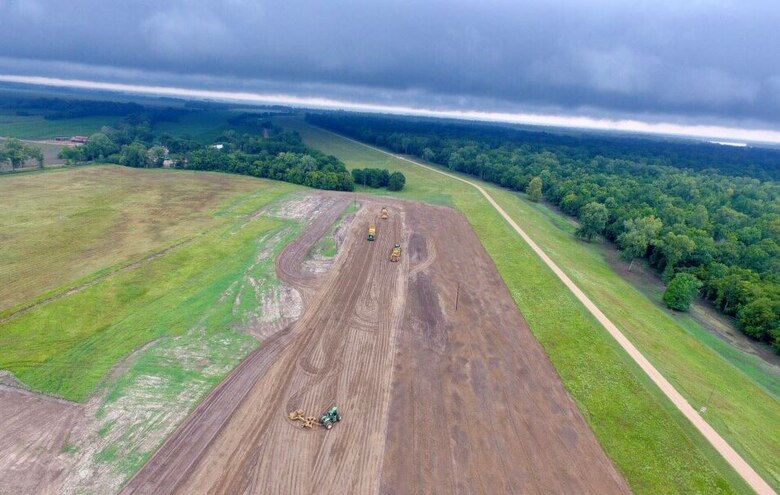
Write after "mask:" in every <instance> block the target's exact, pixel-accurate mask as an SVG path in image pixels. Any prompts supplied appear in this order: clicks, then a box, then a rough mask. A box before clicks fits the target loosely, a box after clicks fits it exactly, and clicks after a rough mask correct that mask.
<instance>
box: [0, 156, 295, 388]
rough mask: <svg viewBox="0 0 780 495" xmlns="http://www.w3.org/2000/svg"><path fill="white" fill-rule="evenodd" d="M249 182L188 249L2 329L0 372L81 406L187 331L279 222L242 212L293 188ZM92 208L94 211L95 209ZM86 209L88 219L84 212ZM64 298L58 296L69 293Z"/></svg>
mask: <svg viewBox="0 0 780 495" xmlns="http://www.w3.org/2000/svg"><path fill="white" fill-rule="evenodd" d="M93 171H96V172H98V173H99V172H105V173H106V174H107V180H109V181H110V180H111V178H112V177H113V175H112V172H111V169H110V168H94V169H93ZM136 173H138V174H140V175H144V174H147V173H151V174H155V173H162V174H163V175H164V174H168V175H170V176H179V177H181V178H182V179H184V180H186V178H187V176H193V175H195V174H180V173H178V172H175V171H136ZM45 175H48V174H37V175H35V176H31V177H29V179H31V180H35V179H37V178H39V177H44V176H45ZM204 177H207V178H208V177H211V178H212V180H216V181H219V180H222V179H223V178H224V177H227V178H228V179H230V178H232V177H231V176H221V175H220V174H205V176H204ZM237 179H244V178H240V177H239V178H237ZM248 180H249V182H250V183H251V184H252V185H253V186H254V191H253V192H250V193H236V192H235V191H234V193H233V195H232V196H228V197H227V199H230V201H231V202H230V204H229V205H226V206H227V209H224V208H223V209H222V210H220V211H219V212H218V214H216V215H212V213H211V212H201V214H202V215H204V216H209V217H211V218H212V219H213V218H217V219H218V221H217V222H216V224H215V223H214V222H212V223H211V225H213V226H211V227H210V228H209V230H207V231H206V232H205V233H203V234H199V235H196V236H195V237H194V238H193V239H192V240H191V241H190V242H189V243H186V244H183V245H181V246H180V247H178V248H176V249H173V250H171V251H169V252H167V253H165V254H164V255H163V256H160V257H157V258H154V259H151V260H148V261H147V262H144V263H140V264H138V265H137V266H135V267H133V269H130V270H125V271H119V272H116V273H114V274H111V275H110V276H108V277H106V278H105V279H103V280H100V281H99V282H97V283H96V284H94V285H91V286H89V287H87V288H85V289H84V290H82V291H80V292H76V293H73V294H69V295H66V296H65V297H62V298H60V299H57V300H54V301H52V302H49V303H46V304H42V305H40V306H38V307H35V308H34V309H33V310H31V311H29V312H26V313H23V314H19V315H18V316H16V317H11V318H10V319H9V320H7V321H6V322H5V323H3V324H1V325H0V369H7V370H10V371H12V372H13V373H14V374H15V375H16V376H17V377H18V378H19V379H20V380H22V381H23V382H24V383H25V384H27V385H29V386H30V387H32V388H34V389H36V390H41V391H44V392H47V393H51V394H55V395H59V396H62V397H64V398H67V399H71V400H76V401H81V400H84V399H85V398H87V397H88V396H89V394H90V393H91V392H92V391H93V390H94V389H95V387H96V385H97V384H98V383H99V382H100V381H101V380H102V379H103V378H104V377H105V376H106V374H107V373H108V372H109V371H110V369H111V368H112V367H113V366H115V365H116V364H117V363H118V362H119V361H120V360H121V359H122V358H124V357H125V356H126V355H128V354H129V353H130V352H132V351H133V350H135V349H136V348H138V347H140V346H142V345H144V344H145V343H147V342H150V341H152V340H155V339H158V338H160V337H163V336H171V335H180V334H182V333H184V332H185V331H187V330H188V329H190V328H192V327H193V326H195V325H196V324H197V323H198V322H199V320H200V319H201V318H203V317H204V315H207V314H209V311H210V310H211V309H212V308H213V307H214V305H215V304H217V301H218V299H219V297H220V295H221V294H223V293H224V292H225V291H226V290H227V288H228V287H229V286H230V284H232V283H233V282H235V281H236V280H237V279H238V278H239V277H240V275H241V274H242V273H244V271H245V270H246V269H247V266H249V265H250V264H251V263H252V262H254V258H255V255H256V253H257V251H258V246H257V242H258V239H261V238H262V239H265V238H267V236H268V234H269V233H270V232H271V231H273V230H274V229H279V228H281V227H282V226H284V225H286V224H287V222H281V221H279V220H275V219H270V218H264V217H258V218H255V219H253V220H252V221H247V218H246V216H247V213H250V212H254V211H257V210H258V209H260V208H262V207H264V206H266V205H267V204H269V203H270V202H271V201H273V200H275V199H278V198H279V197H280V196H282V195H284V194H287V193H289V192H291V191H294V190H297V189H299V188H297V187H296V186H292V185H289V184H283V183H276V182H270V181H264V180H258V179H248ZM163 182H165V180H164V179H163ZM149 185H151V184H149ZM238 190H239V191H240V190H241V188H240V187H239V188H238ZM96 208H97V209H100V208H101V207H100V205H99V204H98V205H97V206H96ZM85 211H86V212H87V213H89V208H88V207H86V206H85ZM199 225H201V226H204V225H208V224H199ZM62 290H63V291H66V290H67V286H66V287H64V288H62Z"/></svg>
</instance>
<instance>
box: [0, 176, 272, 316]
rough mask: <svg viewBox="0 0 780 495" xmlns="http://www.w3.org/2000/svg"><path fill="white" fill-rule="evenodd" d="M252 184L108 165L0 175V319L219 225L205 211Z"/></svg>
mask: <svg viewBox="0 0 780 495" xmlns="http://www.w3.org/2000/svg"><path fill="white" fill-rule="evenodd" d="M262 184H268V183H262ZM279 187H280V188H281V189H284V187H285V186H279ZM257 188H258V181H257V180H255V179H252V178H249V177H240V176H229V175H225V174H198V173H191V172H182V171H179V172H171V171H167V170H147V171H141V172H139V171H138V170H135V169H131V168H127V167H118V166H108V165H107V166H99V167H80V168H76V169H67V170H65V169H63V170H57V171H50V172H46V173H36V174H34V175H27V174H23V175H16V176H6V177H0V197H2V198H4V199H5V200H6V201H5V205H4V208H5V214H4V215H0V251H2V252H3V256H2V257H1V258H0V279H2V280H3V283H2V284H0V317H2V316H3V314H4V312H5V313H6V314H7V313H8V310H9V308H13V307H14V306H18V305H20V304H22V303H24V302H27V301H30V300H31V299H34V298H36V297H37V296H40V295H41V294H44V293H47V292H49V291H52V290H54V289H56V288H58V287H60V286H62V285H64V284H69V285H74V284H75V283H76V281H78V280H80V279H83V278H89V276H90V275H94V274H100V273H102V272H104V271H105V270H111V269H112V268H113V269H116V268H119V267H121V266H124V265H126V264H127V263H130V262H132V261H134V260H137V259H139V258H142V257H143V256H147V255H149V254H150V253H154V252H158V251H161V250H163V249H165V248H166V247H169V246H171V245H173V244H175V243H176V242H180V241H181V240H183V239H187V238H191V237H192V236H194V235H197V234H199V233H200V232H204V231H206V230H209V229H211V228H213V227H215V226H217V225H219V224H220V223H222V222H223V221H224V220H223V219H222V218H221V217H220V216H215V215H211V214H209V212H210V211H212V210H214V209H216V208H218V207H219V205H221V204H223V203H224V202H226V201H228V200H230V199H231V198H233V197H234V196H236V195H242V194H248V193H250V192H253V191H256V190H257ZM281 189H280V190H281Z"/></svg>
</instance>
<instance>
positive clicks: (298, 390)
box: [178, 205, 404, 493]
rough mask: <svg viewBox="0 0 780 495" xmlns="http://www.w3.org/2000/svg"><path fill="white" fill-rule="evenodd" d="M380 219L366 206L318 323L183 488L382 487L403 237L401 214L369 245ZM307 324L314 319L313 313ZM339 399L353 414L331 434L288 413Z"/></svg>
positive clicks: (324, 294) (323, 295) (324, 296)
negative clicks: (395, 256) (367, 311)
mask: <svg viewBox="0 0 780 495" xmlns="http://www.w3.org/2000/svg"><path fill="white" fill-rule="evenodd" d="M367 208H377V209H378V207H377V206H375V205H372V206H370V207H367ZM373 216H374V213H373V212H369V211H368V210H365V209H364V210H363V212H361V213H360V214H359V215H358V218H357V219H356V221H355V222H354V223H353V225H354V228H353V232H352V235H351V236H350V243H349V246H348V248H347V252H346V253H345V256H348V260H347V262H346V263H345V264H344V265H342V266H340V267H338V269H337V272H336V273H335V274H334V276H333V277H332V278H331V281H330V283H329V284H327V285H326V286H325V287H323V288H322V289H321V291H320V298H319V301H320V304H319V305H316V306H312V308H311V313H309V312H307V315H308V314H311V315H312V318H311V321H312V322H316V326H311V327H309V328H307V329H306V331H305V332H306V333H304V334H302V335H301V337H300V338H299V339H296V341H295V342H293V343H291V345H290V347H289V349H287V350H286V351H285V353H284V355H283V356H280V361H279V363H278V365H277V366H275V367H274V368H275V369H274V370H270V371H269V374H268V375H267V377H266V378H265V379H264V380H263V381H262V383H258V387H257V389H256V390H255V391H254V392H253V398H252V400H251V401H250V400H248V401H247V402H246V403H245V404H244V405H242V408H241V410H239V411H237V414H236V416H237V417H239V419H237V420H236V424H235V428H234V430H235V432H234V433H232V434H231V435H225V436H224V437H223V438H221V439H220V440H223V441H222V442H221V443H220V442H219V440H218V441H217V442H216V443H215V445H214V450H215V452H214V453H213V455H211V456H210V457H208V458H206V457H204V459H203V460H202V461H201V463H200V465H199V467H201V466H202V470H201V471H200V472H196V473H195V475H194V477H193V479H192V480H188V481H187V482H186V483H184V484H182V485H181V486H180V487H179V490H178V491H179V492H181V493H187V492H192V491H214V492H219V493H244V492H248V493H257V492H266V493H267V492H272V493H312V492H314V491H317V488H316V487H328V486H334V487H335V486H345V484H346V485H349V486H351V487H352V488H351V489H350V490H351V491H355V492H361V493H365V492H369V493H370V492H376V489H377V486H376V485H377V476H376V473H378V469H379V466H380V463H381V452H382V450H383V436H384V435H383V424H384V421H383V418H384V414H385V413H386V410H387V404H388V396H387V390H388V388H389V386H388V385H389V383H388V380H389V377H390V376H391V368H392V357H393V353H392V347H393V341H394V339H393V335H394V333H393V329H394V328H397V327H398V325H399V324H400V318H401V309H402V306H403V300H402V298H400V297H396V294H398V295H400V294H402V292H403V291H402V290H399V289H400V288H401V287H400V286H401V285H403V284H404V277H403V276H402V275H403V273H404V272H403V270H404V269H403V264H393V263H390V262H389V260H388V259H387V258H388V256H389V252H390V248H391V246H392V244H393V243H394V242H398V241H399V240H400V232H401V222H402V219H401V218H400V215H396V216H395V219H394V220H392V221H390V222H387V223H382V224H379V226H378V227H379V228H378V239H377V241H375V242H374V243H369V242H368V241H366V240H365V230H366V228H367V226H368V222H370V221H372V218H373ZM391 232H392V234H391ZM378 288H379V289H378ZM377 297H382V298H385V300H386V303H385V304H374V305H373V306H372V307H373V308H374V309H373V311H371V312H372V313H373V316H374V317H373V318H372V319H371V321H372V322H373V323H372V324H370V325H368V326H367V325H366V324H365V322H364V321H363V320H362V319H358V318H355V314H356V312H355V310H354V308H355V307H356V306H360V305H361V301H366V300H368V301H373V300H374V299H376V298H377ZM393 312H395V314H393ZM300 324H303V325H310V323H309V321H308V318H307V321H305V322H304V321H302V322H300ZM302 363H311V365H308V366H307V365H304V367H303V368H302V367H301V364H302ZM255 394H256V395H255ZM333 402H335V403H337V404H339V406H340V408H341V409H342V411H343V413H342V414H343V415H344V417H345V421H344V422H342V423H341V424H340V425H338V427H337V428H334V429H333V430H332V431H330V432H328V433H327V434H325V432H324V431H322V430H320V431H301V430H300V429H298V428H296V427H294V426H292V425H291V424H290V423H289V422H288V421H286V420H285V419H284V417H285V415H286V413H287V410H288V407H289V408H290V409H295V408H299V407H300V408H303V409H304V410H306V411H307V412H308V413H310V414H318V413H319V412H320V409H325V408H326V407H328V406H330V405H331V403H333ZM251 411H262V412H260V413H259V415H260V416H261V417H260V418H257V417H255V418H252V417H251V416H252V415H251ZM346 418H351V420H350V421H349V422H347V420H346ZM360 418H365V420H361V419H360ZM226 431H227V430H226ZM236 437H238V438H236ZM350 446H356V448H354V449H353V448H351V447H350ZM371 452H373V454H372V453H371ZM372 473H373V475H372Z"/></svg>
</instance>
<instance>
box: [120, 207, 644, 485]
mask: <svg viewBox="0 0 780 495" xmlns="http://www.w3.org/2000/svg"><path fill="white" fill-rule="evenodd" d="M350 198H351V197H350ZM361 201H363V209H362V210H361V211H360V212H358V214H357V216H356V218H355V220H354V221H353V222H352V226H351V230H350V235H349V236H348V238H347V240H346V243H345V245H344V249H343V251H342V253H341V254H340V255H339V256H338V258H337V260H336V263H335V265H334V268H333V269H332V271H331V272H330V273H329V274H328V275H326V276H325V278H324V279H317V278H314V277H312V276H311V275H309V274H306V273H302V272H300V269H299V268H297V267H299V266H300V263H301V262H302V261H303V258H304V257H305V255H306V253H307V252H308V247H306V246H304V245H303V243H304V241H305V236H304V238H302V239H303V240H299V241H300V242H299V241H296V242H294V243H293V244H291V245H290V246H289V247H288V248H287V249H286V250H285V251H284V252H283V254H282V256H281V257H280V259H279V261H278V273H279V275H280V277H282V278H283V279H284V280H285V281H286V282H288V283H292V284H294V285H296V287H297V288H298V289H299V290H301V292H302V295H303V298H304V301H305V302H306V308H307V309H306V312H305V313H304V315H303V316H302V317H301V319H300V320H298V322H296V323H295V324H294V325H292V326H291V327H290V329H289V330H288V331H286V332H282V333H278V334H276V335H275V336H274V337H273V338H272V339H270V341H268V342H267V343H266V345H264V346H263V347H262V348H261V349H259V350H258V351H257V352H255V353H253V354H252V355H250V357H249V358H247V359H246V360H245V361H244V362H243V363H242V364H241V365H240V366H239V367H238V368H237V369H236V370H235V372H234V373H232V374H231V375H230V377H228V379H226V380H225V382H223V383H222V384H221V385H220V386H219V387H217V389H216V390H215V391H214V392H213V393H212V394H211V395H210V396H209V397H208V398H207V399H206V400H205V401H204V402H203V403H202V404H201V405H200V406H199V407H198V408H197V409H196V410H195V411H194V412H193V414H192V415H190V417H189V418H188V419H187V420H186V421H185V423H184V424H183V425H182V426H181V427H180V428H179V429H178V430H177V431H176V432H175V433H174V434H173V435H172V436H171V438H170V439H169V440H168V441H167V442H166V444H165V445H164V446H163V447H162V448H161V450H160V451H159V452H158V453H157V454H156V455H155V456H154V457H153V458H152V459H151V460H150V462H149V463H148V464H147V465H146V466H145V467H144V469H142V470H141V472H140V473H139V474H138V475H137V476H136V477H135V478H134V479H133V480H131V482H130V483H129V484H128V485H127V486H126V487H125V490H124V493H172V492H177V493H286V494H287V493H600V494H606V493H627V492H628V491H629V489H628V487H627V485H626V483H625V481H624V480H623V478H622V477H621V476H620V474H619V473H618V472H617V471H616V469H615V468H614V466H613V465H612V463H611V462H610V461H609V459H608V458H607V457H606V455H605V454H604V452H603V450H602V449H601V447H600V446H599V444H598V443H597V441H596V439H595V437H594V436H593V433H592V432H591V431H590V430H589V428H588V426H587V424H586V423H585V421H584V419H583V417H582V416H581V414H580V413H579V411H578V410H577V408H576V406H575V404H574V402H573V401H572V399H571V397H570V396H569V395H568V393H567V392H566V391H565V389H564V387H563V385H562V384H561V382H560V379H559V377H558V376H557V374H556V373H555V370H554V369H553V367H552V365H551V363H550V361H549V359H548V358H547V356H546V355H545V354H544V352H543V351H542V349H541V347H540V345H539V343H538V342H537V341H536V340H535V339H534V337H533V336H532V334H531V333H530V331H529V329H528V326H527V324H526V323H525V321H524V320H523V318H522V316H521V315H520V313H519V311H518V309H517V307H516V305H515V303H514V301H513V300H512V298H511V296H510V294H509V292H508V290H507V288H506V286H505V284H504V283H503V281H502V280H501V278H500V276H499V275H498V273H497V271H496V268H495V266H494V265H493V263H492V261H491V260H490V258H489V257H488V255H487V253H486V252H485V251H484V249H483V247H482V245H481V244H480V242H479V240H478V238H477V237H476V235H475V234H474V232H473V231H472V230H471V228H470V227H469V225H468V223H467V222H466V220H465V218H463V217H462V215H460V214H459V213H457V212H455V211H454V210H451V209H447V208H439V207H431V206H425V205H421V204H415V203H400V202H389V205H388V206H390V219H388V220H375V219H376V213H377V212H378V211H379V208H380V207H381V206H382V205H385V204H387V203H385V202H383V203H382V204H380V203H378V202H376V200H371V199H369V198H364V199H362V200H361ZM373 221H376V222H377V223H378V238H377V241H375V242H368V241H366V240H365V234H366V229H367V226H368V224H369V223H370V222H373ZM328 225H329V224H328ZM324 228H327V225H326V226H324ZM311 235H315V234H314V233H312V234H311ZM395 242H400V243H401V244H402V246H403V247H404V250H405V251H404V255H403V256H402V259H401V261H400V262H399V263H391V262H390V261H389V260H388V257H389V254H390V250H391V247H392V245H393V244H394V243H395ZM309 247H310V244H309ZM456 300H457V310H456ZM333 404H338V406H339V407H340V409H341V412H342V415H343V418H344V419H343V421H342V422H341V423H339V424H338V425H336V426H335V427H334V429H333V430H330V431H325V430H324V429H321V428H320V429H315V430H312V431H308V430H303V429H301V428H300V427H299V426H296V424H294V423H292V422H290V421H288V420H287V418H286V415H287V412H288V411H290V410H293V409H299V408H300V409H304V410H305V411H306V412H307V413H308V414H311V415H318V414H319V413H320V412H322V410H324V409H326V408H327V407H329V406H331V405H333Z"/></svg>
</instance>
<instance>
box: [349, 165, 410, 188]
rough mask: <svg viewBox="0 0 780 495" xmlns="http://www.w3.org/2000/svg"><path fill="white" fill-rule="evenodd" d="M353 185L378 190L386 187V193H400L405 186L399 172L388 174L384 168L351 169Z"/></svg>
mask: <svg viewBox="0 0 780 495" xmlns="http://www.w3.org/2000/svg"><path fill="white" fill-rule="evenodd" d="M352 178H353V179H354V181H355V184H360V185H362V186H367V187H373V188H374V189H378V188H380V187H386V188H387V190H388V191H400V190H401V189H403V188H404V185H406V176H405V175H404V174H402V173H401V172H393V173H390V171H389V170H387V169H386V168H355V169H352Z"/></svg>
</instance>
